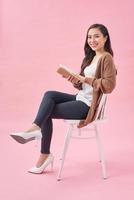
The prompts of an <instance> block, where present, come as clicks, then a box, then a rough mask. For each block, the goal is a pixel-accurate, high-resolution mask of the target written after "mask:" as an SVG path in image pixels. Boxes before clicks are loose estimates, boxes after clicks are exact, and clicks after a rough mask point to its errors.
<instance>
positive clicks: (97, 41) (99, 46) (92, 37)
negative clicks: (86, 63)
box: [87, 28, 107, 52]
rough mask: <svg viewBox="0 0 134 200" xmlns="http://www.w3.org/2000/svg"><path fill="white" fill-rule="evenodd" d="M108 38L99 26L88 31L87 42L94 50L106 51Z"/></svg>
mask: <svg viewBox="0 0 134 200" xmlns="http://www.w3.org/2000/svg"><path fill="white" fill-rule="evenodd" d="M106 40H107V36H106V37H104V36H103V34H102V32H101V31H100V30H99V29H98V28H91V29H90V30H89V31H88V38H87V43H88V45H89V46H90V47H91V49H92V50H93V51H95V52H96V51H97V52H101V51H104V45H105V42H106Z"/></svg>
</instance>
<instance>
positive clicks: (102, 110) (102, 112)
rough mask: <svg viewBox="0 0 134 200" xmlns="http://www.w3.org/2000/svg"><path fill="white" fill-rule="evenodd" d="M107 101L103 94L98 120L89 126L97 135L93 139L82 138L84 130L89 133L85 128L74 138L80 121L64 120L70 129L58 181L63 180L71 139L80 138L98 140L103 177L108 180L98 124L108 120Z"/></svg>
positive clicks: (63, 151) (62, 155)
mask: <svg viewBox="0 0 134 200" xmlns="http://www.w3.org/2000/svg"><path fill="white" fill-rule="evenodd" d="M106 100H107V95H106V94H102V98H101V100H100V103H99V106H98V111H97V115H96V118H95V120H94V121H93V122H92V123H90V124H89V125H92V127H93V128H92V130H93V131H94V133H95V134H94V136H93V137H91V136H86V137H82V134H81V132H82V130H84V129H85V130H86V129H87V130H88V131H89V128H88V127H86V128H85V127H84V128H77V130H78V134H77V136H75V137H74V136H73V130H74V126H76V125H78V124H79V122H80V120H64V121H65V122H67V123H68V125H69V127H68V131H67V134H66V136H65V141H64V145H63V150H62V154H61V158H60V160H61V165H60V168H59V172H58V176H57V181H60V180H61V173H62V170H63V166H64V162H65V157H66V153H67V149H68V146H69V142H70V139H71V138H80V139H89V138H95V139H96V143H97V147H98V153H99V160H100V163H101V167H102V176H103V178H104V179H106V178H107V174H106V166H105V159H104V153H103V147H102V142H101V138H100V134H99V129H98V124H99V123H100V122H105V120H106V118H105V104H106ZM90 130H91V129H90Z"/></svg>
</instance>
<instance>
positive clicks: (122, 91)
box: [0, 0, 134, 200]
mask: <svg viewBox="0 0 134 200" xmlns="http://www.w3.org/2000/svg"><path fill="white" fill-rule="evenodd" d="M133 6H134V5H133V1H132V0H124V1H121V0H118V1H117V0H116V1H115V0H113V1H111V2H110V1H106V0H102V1H97V0H94V1H89V0H80V1H79V0H77V1H76V0H74V1H72V0H68V1H65V0H59V1H56V0H46V1H44V0H23V1H21V0H1V1H0V27H1V28H0V51H1V52H0V72H1V73H0V77H1V78H0V91H1V97H0V113H1V116H0V120H1V125H0V140H1V145H0V159H1V166H0V199H3V200H9V199H13V200H17V199H25V200H34V199H37V198H38V199H39V198H45V199H50V200H52V199H54V198H55V197H57V199H59V200H60V199H64V200H65V199H68V198H69V199H75V198H77V200H79V199H80V200H82V199H84V200H86V199H94V200H96V199H122V200H126V199H133V198H134V191H133V190H134V160H133V157H134V156H133V153H134V148H133V146H134V142H133V141H134V135H133V125H132V124H133V118H134V117H133V113H134V106H133V100H134V92H133V91H134V90H133V88H132V87H133V84H134V81H133V74H134V69H133V63H134V56H133V55H134V48H133V35H134V23H133V18H134V14H133ZM93 23H102V24H104V25H106V26H107V27H108V29H109V32H110V35H111V41H112V47H113V50H114V53H115V57H114V59H115V63H116V65H117V68H118V76H117V87H116V90H115V91H114V92H113V93H112V94H111V95H110V97H109V101H108V104H107V105H108V106H107V107H108V108H107V110H108V112H107V114H108V122H107V123H106V124H105V125H104V126H103V127H102V128H101V130H102V139H103V145H104V150H105V157H106V161H107V170H108V176H109V179H107V180H105V181H104V180H103V179H101V171H100V167H99V163H98V162H97V160H98V157H97V151H96V146H95V143H94V142H93V141H83V140H82V141H72V142H71V144H70V147H69V151H68V156H67V160H66V162H65V167H64V171H63V174H62V176H63V180H62V182H60V183H57V182H56V176H57V172H58V168H59V164H60V162H59V155H60V152H61V147H62V144H63V140H64V136H65V132H66V128H67V127H66V125H65V124H64V123H63V121H62V120H60V121H56V120H55V121H54V133H53V140H52V147H51V149H52V152H53V154H54V155H55V164H54V171H53V172H52V173H50V171H49V170H47V171H48V174H46V173H44V174H42V175H39V176H38V175H37V176H36V175H32V174H28V173H27V169H29V168H30V167H32V165H34V163H35V161H36V159H37V158H38V155H39V148H36V147H35V143H34V142H31V143H29V144H26V145H20V144H18V143H16V142H15V141H13V140H12V139H11V138H10V136H9V134H10V133H11V132H12V131H21V130H25V129H27V128H28V127H29V126H30V124H31V122H32V120H33V119H34V116H35V114H36V111H37V109H38V106H39V102H40V100H41V98H42V95H43V93H44V92H45V91H46V90H59V91H64V92H69V93H75V92H76V90H75V89H74V88H73V87H72V85H71V84H70V83H69V82H67V81H66V80H64V79H62V78H61V77H60V76H59V75H58V74H57V73H56V69H57V67H58V65H59V63H62V64H65V65H67V66H69V67H70V68H72V69H74V70H75V71H76V72H79V69H80V65H81V62H82V59H83V56H84V51H83V47H84V42H85V36H86V31H87V29H88V27H89V26H90V25H91V24H93Z"/></svg>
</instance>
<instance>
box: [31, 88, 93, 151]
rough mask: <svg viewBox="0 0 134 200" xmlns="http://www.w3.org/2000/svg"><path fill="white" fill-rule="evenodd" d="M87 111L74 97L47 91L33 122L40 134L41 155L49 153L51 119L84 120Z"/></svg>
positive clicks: (86, 107) (83, 104) (87, 108)
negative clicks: (38, 128) (39, 129)
mask: <svg viewBox="0 0 134 200" xmlns="http://www.w3.org/2000/svg"><path fill="white" fill-rule="evenodd" d="M88 110H89V107H88V106H87V105H86V104H85V103H84V102H82V101H76V95H72V94H66V93H62V92H58V91H47V92H46V93H45V94H44V97H43V99H42V102H41V104H40V107H39V110H38V113H37V116H36V118H35V120H34V123H35V124H37V125H38V126H39V127H40V128H41V132H42V139H41V153H46V154H49V153H50V144H51V139H52V132H53V123H52V119H85V118H86V116H87V113H88Z"/></svg>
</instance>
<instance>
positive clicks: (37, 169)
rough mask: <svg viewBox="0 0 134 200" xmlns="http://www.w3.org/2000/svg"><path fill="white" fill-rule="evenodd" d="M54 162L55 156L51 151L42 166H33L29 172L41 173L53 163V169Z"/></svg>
mask: <svg viewBox="0 0 134 200" xmlns="http://www.w3.org/2000/svg"><path fill="white" fill-rule="evenodd" d="M53 162H54V156H53V155H52V154H51V153H50V154H49V156H48V157H47V159H46V160H45V162H44V163H43V164H42V165H41V166H40V167H36V166H35V167H32V168H31V169H29V170H28V172H30V173H33V174H41V173H43V171H44V170H45V168H46V167H47V166H48V165H50V164H51V170H52V169H53Z"/></svg>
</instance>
